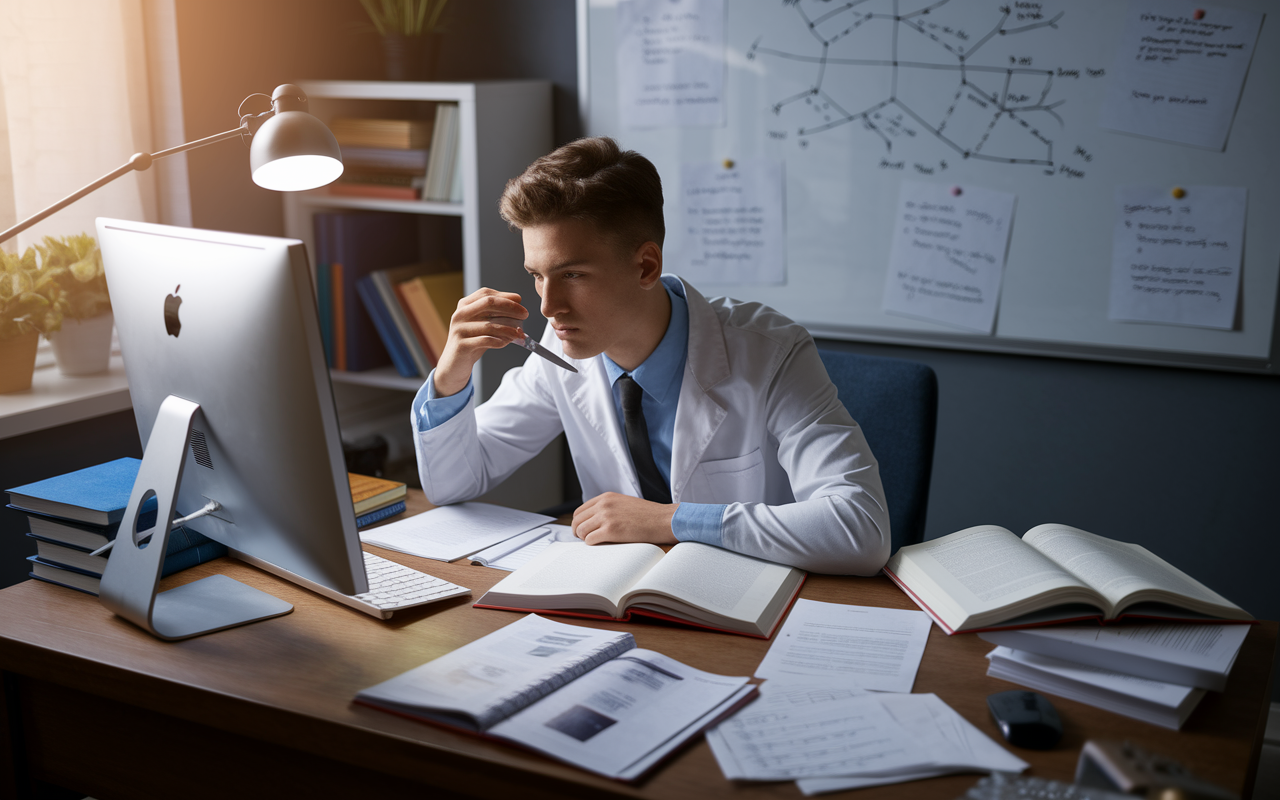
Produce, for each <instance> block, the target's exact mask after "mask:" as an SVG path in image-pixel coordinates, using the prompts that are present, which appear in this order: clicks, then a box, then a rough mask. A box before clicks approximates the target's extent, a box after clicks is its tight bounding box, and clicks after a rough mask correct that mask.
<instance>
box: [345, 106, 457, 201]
mask: <svg viewBox="0 0 1280 800" xmlns="http://www.w3.org/2000/svg"><path fill="white" fill-rule="evenodd" d="M330 130H332V131H333V136H334V138H335V139H337V140H338V145H339V146H340V147H341V148H342V163H343V167H344V169H343V171H342V176H341V177H340V178H338V180H337V181H335V182H334V183H333V184H331V185H330V186H329V193H330V194H334V195H340V196H344V197H374V198H381V199H386V200H417V199H419V198H421V197H422V188H423V186H425V185H426V181H427V165H428V153H429V152H430V150H429V147H430V142H431V138H432V123H431V122H429V121H423V120H407V119H361V118H351V117H343V118H339V119H335V120H333V123H332V124H331V126H330Z"/></svg>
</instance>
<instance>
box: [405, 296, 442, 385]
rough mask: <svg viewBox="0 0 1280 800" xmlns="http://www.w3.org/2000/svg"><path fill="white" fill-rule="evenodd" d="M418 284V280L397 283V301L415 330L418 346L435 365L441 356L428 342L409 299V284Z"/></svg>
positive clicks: (410, 325)
mask: <svg viewBox="0 0 1280 800" xmlns="http://www.w3.org/2000/svg"><path fill="white" fill-rule="evenodd" d="M416 283H417V281H416V280H407V281H402V282H400V283H397V284H396V285H395V291H396V299H397V300H399V301H400V308H402V309H403V310H404V315H405V317H406V318H407V319H408V320H409V327H411V328H413V335H414V338H416V339H417V340H418V346H420V347H421V348H422V352H423V353H425V354H426V356H427V360H428V361H430V362H431V363H432V364H435V363H436V362H438V361H439V360H440V354H439V353H437V352H436V351H435V350H434V349H433V348H432V347H431V342H430V341H428V340H427V334H426V333H425V332H424V331H423V330H422V325H421V324H419V323H418V317H417V315H416V314H415V313H414V311H413V304H412V301H411V300H410V298H409V289H408V287H409V284H416Z"/></svg>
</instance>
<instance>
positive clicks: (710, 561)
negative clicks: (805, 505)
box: [475, 542, 805, 639]
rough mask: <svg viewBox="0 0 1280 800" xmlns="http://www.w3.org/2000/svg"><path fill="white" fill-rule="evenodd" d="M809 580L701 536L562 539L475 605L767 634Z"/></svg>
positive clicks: (769, 633) (771, 630) (779, 565)
mask: <svg viewBox="0 0 1280 800" xmlns="http://www.w3.org/2000/svg"><path fill="white" fill-rule="evenodd" d="M804 579H805V573H804V571H803V570H799V569H796V568H794V567H786V566H783V565H781V564H774V563H771V562H769V561H761V560H760V559H758V558H752V557H750V556H744V555H741V554H739V553H734V552H731V551H729V550H723V549H721V548H719V547H712V546H710V545H705V544H698V543H697V542H681V543H680V544H677V545H676V546H675V547H672V548H671V550H670V552H667V553H665V554H664V553H663V550H662V548H661V547H658V546H657V545H652V544H641V543H630V544H608V545H595V546H588V545H586V544H581V543H574V542H558V543H553V544H550V545H548V546H547V548H546V550H544V551H543V552H542V553H541V554H540V555H538V556H537V557H536V558H534V559H533V560H532V561H530V562H529V563H528V564H526V565H525V566H523V567H520V568H519V569H518V570H516V571H515V572H513V573H511V574H510V575H508V576H507V577H506V578H503V579H502V580H501V581H499V582H498V583H497V584H496V585H495V586H494V587H493V588H492V589H490V590H489V591H487V592H485V594H484V596H483V597H481V598H480V599H479V600H478V601H477V602H476V604H475V605H476V607H477V608H498V609H504V610H508V611H540V612H545V613H548V614H563V615H567V616H576V617H585V618H588V619H611V620H619V621H622V620H627V619H630V617H631V615H632V614H639V615H644V616H649V617H656V618H658V619H664V620H668V621H671V622H680V623H684V624H688V625H694V626H697V627H702V628H710V629H712V630H718V631H725V632H728V633H740V634H743V635H744V636H755V637H757V638H761V639H767V638H769V637H770V636H772V635H773V631H774V630H775V629H776V628H777V627H778V623H779V622H781V621H782V618H783V616H785V615H786V613H787V609H788V608H790V607H791V603H792V602H793V601H794V600H795V598H796V595H797V594H799V593H800V587H801V586H802V585H803V584H804Z"/></svg>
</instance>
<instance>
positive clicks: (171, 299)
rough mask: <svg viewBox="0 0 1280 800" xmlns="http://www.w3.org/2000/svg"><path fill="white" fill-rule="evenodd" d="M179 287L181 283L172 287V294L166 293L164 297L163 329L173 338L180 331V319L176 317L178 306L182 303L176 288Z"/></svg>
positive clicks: (176, 336)
mask: <svg viewBox="0 0 1280 800" xmlns="http://www.w3.org/2000/svg"><path fill="white" fill-rule="evenodd" d="M181 288H182V284H178V285H177V286H176V287H174V289H173V294H167V295H165V297H164V329H165V330H166V331H168V333H169V335H170V336H172V337H174V338H175V339H176V338H178V334H179V333H180V332H181V331H182V320H180V319H178V307H179V306H181V305H182V298H181V297H178V290H179V289H181Z"/></svg>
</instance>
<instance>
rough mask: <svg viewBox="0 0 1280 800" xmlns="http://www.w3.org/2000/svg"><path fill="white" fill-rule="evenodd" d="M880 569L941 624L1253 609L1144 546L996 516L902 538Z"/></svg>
mask: <svg viewBox="0 0 1280 800" xmlns="http://www.w3.org/2000/svg"><path fill="white" fill-rule="evenodd" d="M884 571H885V574H886V575H888V576H889V578H890V579H892V580H893V582H894V583H896V584H898V586H900V587H901V588H902V589H903V590H904V591H905V592H906V593H907V594H909V595H911V597H912V599H914V600H915V601H916V603H918V604H919V606H920V608H921V609H923V610H924V611H925V612H926V613H927V614H929V616H931V617H933V619H934V621H935V622H937V623H938V625H939V626H940V627H941V628H942V629H943V630H944V631H946V632H947V633H949V634H951V633H960V632H966V631H977V630H999V629H1002V628H1019V627H1029V626H1032V625H1045V624H1049V623H1053V622H1065V621H1068V620H1085V619H1097V620H1100V621H1105V620H1116V619H1120V618H1122V617H1139V618H1148V619H1163V620H1182V621H1195V620H1205V619H1224V620H1237V621H1245V620H1252V619H1253V617H1252V616H1250V615H1249V614H1248V612H1246V611H1245V610H1244V609H1242V608H1240V607H1239V606H1237V605H1236V604H1234V603H1232V602H1231V601H1230V600H1227V599H1226V598H1225V597H1223V596H1222V595H1220V594H1218V593H1217V592H1214V591H1213V590H1212V589H1210V588H1208V587H1207V586H1205V585H1204V584H1202V583H1200V582H1199V581H1197V580H1196V579H1194V578H1192V577H1191V576H1190V575H1187V574H1186V573H1185V572H1182V571H1181V570H1179V569H1177V568H1176V567H1174V566H1173V565H1171V564H1169V563H1168V562H1166V561H1164V560H1163V559H1161V558H1159V557H1157V556H1156V555H1154V554H1152V553H1151V552H1150V551H1148V550H1147V549H1146V548H1144V547H1139V546H1138V545H1136V544H1127V543H1125V542H1117V541H1113V540H1111V539H1107V538H1105V537H1102V536H1098V535H1096V534H1092V533H1087V532H1085V531H1082V530H1078V529H1076V528H1071V527H1068V526H1066V525H1052V524H1051V525H1038V526H1036V527H1034V528H1032V529H1031V530H1029V531H1027V533H1026V535H1024V536H1023V537H1022V538H1021V539H1019V538H1018V537H1017V536H1016V535H1015V534H1014V533H1012V532H1011V531H1008V530H1006V529H1004V528H1001V527H997V526H995V525H980V526H978V527H975V528H966V529H965V530H962V531H958V532H956V533H952V534H949V535H947V536H943V537H941V538H938V539H934V540H932V541H928V542H923V543H921V544H914V545H910V546H908V547H903V548H902V549H900V550H899V551H898V552H897V553H895V554H894V555H893V557H891V558H890V559H889V563H887V564H886V565H885V567H884Z"/></svg>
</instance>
